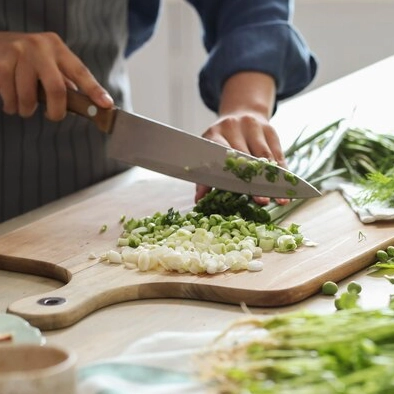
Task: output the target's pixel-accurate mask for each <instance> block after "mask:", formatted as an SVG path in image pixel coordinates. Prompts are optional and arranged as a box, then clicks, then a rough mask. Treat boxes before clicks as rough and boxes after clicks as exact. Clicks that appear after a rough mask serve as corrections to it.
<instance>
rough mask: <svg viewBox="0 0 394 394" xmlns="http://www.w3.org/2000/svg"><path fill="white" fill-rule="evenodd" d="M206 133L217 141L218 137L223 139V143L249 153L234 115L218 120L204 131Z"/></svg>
mask: <svg viewBox="0 0 394 394" xmlns="http://www.w3.org/2000/svg"><path fill="white" fill-rule="evenodd" d="M206 135H208V136H209V138H210V139H212V140H216V141H217V140H219V139H220V140H222V141H225V145H229V146H231V147H232V148H234V149H237V150H239V151H241V152H245V153H250V150H249V148H248V145H247V143H246V141H245V137H244V136H243V133H242V127H241V124H240V122H239V121H238V119H237V118H235V117H226V118H224V119H221V120H219V121H218V122H217V123H216V124H215V125H214V126H212V127H211V128H209V129H208V130H207V131H206Z"/></svg>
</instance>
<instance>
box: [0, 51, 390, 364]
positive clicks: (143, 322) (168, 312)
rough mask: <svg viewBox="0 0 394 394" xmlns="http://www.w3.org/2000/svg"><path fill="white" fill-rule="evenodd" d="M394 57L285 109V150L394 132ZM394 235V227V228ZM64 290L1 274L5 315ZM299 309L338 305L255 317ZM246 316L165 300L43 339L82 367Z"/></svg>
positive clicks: (367, 285)
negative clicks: (316, 133) (339, 129)
mask: <svg viewBox="0 0 394 394" xmlns="http://www.w3.org/2000/svg"><path fill="white" fill-rule="evenodd" d="M393 70H394V57H390V58H388V59H385V60H383V61H381V62H379V63H376V64H374V65H372V66H370V67H368V68H365V69H363V70H360V71H358V72H356V73H353V74H351V75H349V76H347V77H345V78H342V79H340V80H338V81H335V82H333V83H331V84H328V85H326V86H323V87H321V88H319V89H317V90H315V91H313V92H310V93H308V94H305V95H301V96H299V97H297V98H295V99H292V100H289V101H287V102H286V103H283V104H282V105H280V107H279V109H278V111H277V113H276V115H275V117H274V118H273V121H272V123H273V125H274V127H276V129H277V130H278V132H279V134H280V135H281V137H282V144H283V145H284V147H286V146H287V145H288V144H290V143H291V141H292V140H293V139H294V138H295V137H296V136H297V135H298V133H299V132H300V130H301V129H303V128H304V127H306V126H309V128H310V129H311V130H316V128H318V127H320V126H325V125H327V124H328V123H330V122H331V121H333V120H336V119H338V118H340V117H349V116H350V115H351V114H352V113H353V120H354V122H355V123H356V124H358V125H359V126H361V127H369V128H371V129H373V130H376V131H380V132H389V131H390V132H391V131H394V106H393V104H392V103H393V102H394V73H393ZM145 176H149V177H156V176H158V175H157V174H155V173H152V172H149V171H145V170H142V169H138V168H136V169H132V170H130V171H128V172H126V173H124V174H121V175H119V176H116V177H114V178H112V179H110V180H107V181H105V182H102V183H100V184H98V185H95V186H93V187H91V188H89V189H87V190H83V191H81V192H78V193H76V194H74V195H72V196H69V197H67V198H63V199H62V200H59V201H56V202H55V203H52V204H49V205H47V206H44V207H42V208H40V209H37V210H35V211H33V212H30V213H28V214H25V215H22V216H20V217H18V218H15V219H13V220H10V221H8V222H5V223H3V224H0V234H4V233H6V232H9V231H11V230H13V229H16V228H18V227H20V226H22V225H24V224H26V223H30V222H32V221H34V220H37V219H38V218H41V217H44V216H45V215H48V214H50V213H53V212H57V211H58V210H60V209H62V208H64V207H67V206H70V205H71V204H75V203H76V202H79V201H82V200H84V199H86V198H89V197H91V196H93V195H95V194H97V193H100V192H103V191H106V190H108V189H109V188H111V187H113V186H115V185H119V184H122V183H132V182H135V181H136V180H138V179H140V177H145ZM393 230H394V226H393ZM350 280H357V281H359V283H360V284H361V285H362V286H363V291H362V293H361V304H362V305H363V306H364V307H367V308H370V307H379V306H383V305H386V304H387V302H388V297H389V295H390V294H391V293H392V292H394V291H393V287H392V285H391V284H389V283H388V281H386V280H384V279H381V278H376V277H373V276H371V275H368V274H367V272H366V271H364V272H360V273H358V274H356V275H354V276H353V277H350V278H348V279H346V280H345V281H343V282H342V283H341V284H340V290H341V291H344V290H345V288H346V285H347V283H348V282H349V281H350ZM59 286H60V283H58V282H57V281H56V280H53V279H48V278H41V277H37V276H31V275H25V274H18V273H13V272H7V271H0V312H5V311H6V308H7V306H8V305H9V304H10V303H12V302H14V301H16V300H19V299H21V298H24V297H27V296H29V295H36V294H40V293H43V292H46V291H50V290H52V289H56V288H57V287H59ZM298 308H303V309H306V308H307V309H309V310H313V311H322V312H330V311H334V310H335V308H334V302H333V299H332V298H329V297H324V296H322V295H317V296H314V297H311V298H309V299H308V300H306V301H304V302H302V303H298V304H296V305H293V306H290V307H283V308H275V309H273V308H252V309H251V312H252V313H254V314H257V315H260V314H267V313H276V312H284V311H288V310H294V309H298ZM243 314H244V311H242V309H241V307H239V306H234V305H225V304H217V303H210V302H203V301H193V300H180V299H160V300H142V301H132V302H124V303H121V304H117V305H113V306H109V307H106V308H103V309H101V310H99V311H97V312H95V313H93V314H91V315H89V316H87V317H86V318H84V319H83V320H81V321H80V322H78V323H76V324H75V325H73V326H71V327H68V328H65V329H59V330H54V331H48V332H44V335H45V336H46V338H47V342H48V343H49V344H57V345H59V346H63V347H66V348H69V349H72V350H74V351H76V353H77V355H78V357H79V365H85V364H86V363H88V362H90V361H93V360H97V359H100V358H105V357H110V356H115V355H118V354H120V353H121V352H122V350H123V349H124V347H125V346H127V345H128V344H130V343H131V342H133V341H135V340H137V339H139V338H142V337H145V336H148V335H150V334H153V333H156V332H159V331H201V330H222V329H224V328H225V327H227V325H228V324H229V323H230V322H232V321H233V320H235V319H237V318H239V317H241V316H242V315H243Z"/></svg>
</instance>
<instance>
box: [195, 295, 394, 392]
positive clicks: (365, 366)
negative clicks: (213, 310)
mask: <svg viewBox="0 0 394 394" xmlns="http://www.w3.org/2000/svg"><path fill="white" fill-rule="evenodd" d="M346 294H347V295H348V296H349V297H350V296H354V294H353V293H352V294H350V293H346ZM248 329H249V330H251V331H249V330H248ZM249 333H250V334H251V335H250V336H249V335H248V334H249ZM393 342H394V311H393V310H392V309H390V308H384V309H380V310H361V309H359V308H351V309H342V310H339V311H336V312H335V313H333V314H330V315H326V314H315V313H311V312H308V311H297V312H290V313H282V314H277V315H273V316H270V317H266V318H261V317H249V318H247V319H243V320H240V321H236V322H235V323H234V324H233V325H232V326H230V327H229V328H228V329H227V330H226V331H225V332H224V333H223V334H222V335H221V336H220V337H219V338H217V339H216V341H215V342H214V343H213V347H212V349H211V350H209V351H208V352H205V353H204V354H203V357H202V359H201V364H200V368H201V376H202V379H204V380H205V381H208V382H209V384H211V385H212V386H213V387H214V389H215V392H217V393H220V394H223V393H227V394H233V393H234V394H235V393H248V394H263V393H270V394H287V393H296V394H316V393H327V394H334V393H363V394H384V393H390V392H394V380H393V378H392V376H393V373H394V348H393V345H392V344H393Z"/></svg>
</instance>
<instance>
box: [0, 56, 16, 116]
mask: <svg viewBox="0 0 394 394" xmlns="http://www.w3.org/2000/svg"><path fill="white" fill-rule="evenodd" d="M9 60H10V61H9V62H6V61H1V62H0V96H1V98H2V100H3V111H4V112H5V113H6V114H8V115H14V114H16V113H17V112H18V100H17V95H16V88H15V78H14V68H15V63H14V62H13V61H12V59H9Z"/></svg>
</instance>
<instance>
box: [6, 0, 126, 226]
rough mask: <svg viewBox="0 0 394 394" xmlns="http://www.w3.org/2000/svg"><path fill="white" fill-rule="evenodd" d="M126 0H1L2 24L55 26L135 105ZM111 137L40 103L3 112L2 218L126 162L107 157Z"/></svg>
mask: <svg viewBox="0 0 394 394" xmlns="http://www.w3.org/2000/svg"><path fill="white" fill-rule="evenodd" d="M127 3H128V2H127V0H115V1H110V0H0V30H2V31H19V32H39V31H53V32H56V33H57V34H59V36H60V37H61V38H62V39H63V40H64V41H65V42H66V43H67V45H68V46H69V47H70V49H71V50H72V51H73V52H74V53H75V54H76V55H77V56H78V57H79V58H80V59H81V60H82V61H83V62H84V63H85V65H86V66H87V67H88V68H89V69H90V71H91V72H92V73H93V74H94V75H95V77H96V78H97V79H98V81H99V82H100V83H101V84H102V85H103V86H104V87H105V88H106V89H107V90H108V91H109V92H110V93H111V95H112V97H113V98H114V99H115V102H116V104H117V105H119V106H121V107H124V108H126V109H130V105H131V102H130V92H129V81H128V76H127V69H126V67H125V59H124V50H125V45H126V42H127V34H128V26H127ZM0 56H1V54H0ZM0 104H1V105H2V103H1V99H0ZM107 138H108V137H107V136H105V135H104V134H102V133H100V132H98V130H97V129H96V128H95V126H94V125H93V124H92V123H91V122H90V121H88V120H86V119H83V118H81V117H79V116H74V115H68V116H67V117H66V118H65V119H64V121H62V122H56V123H55V122H50V121H48V120H46V119H45V117H44V111H43V108H42V107H39V108H38V110H37V111H36V113H35V114H34V115H33V116H32V117H31V118H28V119H22V118H20V117H19V116H9V115H6V114H4V113H3V112H2V111H0V222H2V221H5V220H7V219H10V218H12V217H14V216H17V215H20V214H22V213H24V212H27V211H29V210H32V209H34V208H37V207H39V206H41V205H43V204H46V203H49V202H51V201H53V200H56V199H58V198H60V197H62V196H66V195H67V194H70V193H73V192H75V191H77V190H80V189H82V188H85V187H87V186H89V185H92V184H94V183H96V182H98V181H100V180H103V179H105V178H108V177H110V176H112V175H115V174H116V173H119V172H120V171H122V170H124V169H126V167H125V166H123V165H121V164H119V163H116V162H114V161H113V160H111V159H109V158H107V157H106V151H105V146H106V139H107Z"/></svg>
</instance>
